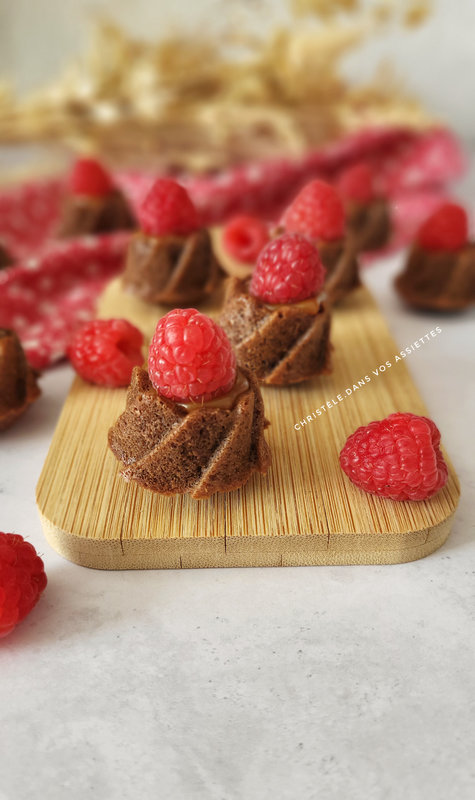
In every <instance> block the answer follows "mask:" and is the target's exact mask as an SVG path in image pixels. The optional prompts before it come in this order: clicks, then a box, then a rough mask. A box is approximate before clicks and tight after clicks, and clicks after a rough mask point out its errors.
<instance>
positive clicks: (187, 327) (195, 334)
mask: <svg viewBox="0 0 475 800" xmlns="http://www.w3.org/2000/svg"><path fill="white" fill-rule="evenodd" d="M148 371H149V376H150V380H151V382H152V384H153V386H154V387H155V389H156V390H157V392H160V394H161V395H163V397H169V398H170V399H171V400H175V401H176V402H178V403H180V402H189V403H202V402H206V401H207V400H212V399H213V397H220V396H221V395H223V394H227V392H229V391H230V390H231V388H232V387H233V386H234V383H235V381H236V356H235V355H234V352H233V350H232V348H231V345H230V343H229V339H228V338H227V336H226V334H225V332H224V331H223V329H222V328H220V327H219V325H216V323H215V322H213V320H212V319H210V318H209V317H207V316H205V315H204V314H200V312H199V311H196V309H194V308H186V309H183V310H181V309H176V310H175V311H170V312H169V313H168V314H167V315H166V316H165V317H163V318H162V319H161V320H160V321H159V323H158V324H157V327H156V329H155V333H154V335H153V338H152V341H151V342H150V351H149V356H148Z"/></svg>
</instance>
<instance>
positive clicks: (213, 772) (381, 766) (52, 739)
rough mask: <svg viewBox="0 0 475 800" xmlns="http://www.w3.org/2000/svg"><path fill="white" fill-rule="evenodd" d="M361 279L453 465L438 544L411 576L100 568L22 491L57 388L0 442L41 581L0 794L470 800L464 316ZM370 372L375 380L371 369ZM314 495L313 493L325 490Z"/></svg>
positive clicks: (7, 507) (474, 570)
mask: <svg viewBox="0 0 475 800" xmlns="http://www.w3.org/2000/svg"><path fill="white" fill-rule="evenodd" d="M400 261H401V256H398V257H395V258H393V259H391V260H389V261H387V262H385V263H382V264H380V265H375V266H374V267H372V268H371V269H369V270H368V271H367V272H366V275H367V278H368V282H369V283H370V285H371V288H372V289H373V290H374V291H375V293H376V295H377V297H378V299H379V301H380V303H381V304H382V306H383V309H384V311H385V313H386V315H387V318H388V320H389V324H390V326H391V328H392V331H393V333H394V336H395V338H396V340H397V341H398V343H400V345H401V347H402V346H405V345H407V344H410V343H411V342H413V341H415V340H416V339H418V338H419V337H420V336H422V335H423V334H424V333H426V331H427V330H430V329H431V328H432V327H433V326H434V324H439V325H440V326H441V327H442V334H441V335H440V336H438V337H437V338H436V339H434V340H433V341H432V342H431V343H430V344H427V345H425V346H424V347H423V348H421V349H420V350H419V351H417V353H413V355H412V356H410V358H408V364H409V366H410V368H411V370H412V372H413V375H414V378H415V380H416V382H417V384H418V386H419V388H420V390H421V392H422V395H423V396H424V398H425V400H426V401H427V403H428V406H429V409H430V412H431V414H432V416H433V417H434V418H435V420H436V421H437V422H438V424H439V426H440V428H441V430H442V432H443V439H444V442H445V444H446V447H447V449H448V451H449V452H450V453H451V455H452V458H453V460H454V462H455V465H456V468H457V470H458V473H459V476H460V479H461V483H462V487H463V495H462V500H461V504H460V509H459V512H458V514H457V520H456V524H455V527H454V530H453V533H452V535H451V537H450V539H449V541H448V543H447V544H446V545H445V546H444V547H443V548H442V549H441V550H440V551H438V552H437V553H435V554H434V555H433V556H430V557H429V558H427V559H425V560H423V561H419V562H416V563H412V564H407V565H404V566H389V567H340V568H323V567H321V568H298V569H289V568H286V569H249V570H218V571H212V570H208V571H182V572H180V571H170V572H129V573H108V572H99V571H93V570H88V569H84V568H81V567H78V566H75V565H73V564H70V563H68V562H66V561H64V560H62V559H61V558H60V557H59V556H57V555H56V553H55V552H53V551H52V550H51V549H50V547H49V546H48V545H47V544H46V542H45V540H44V539H43V536H42V533H41V529H40V524H39V521H38V518H37V514H36V510H35V503H34V488H35V484H36V481H37V478H38V475H39V472H40V469H41V466H42V463H43V460H44V457H45V455H46V451H47V448H48V444H49V441H50V439H51V436H52V433H53V429H54V425H55V420H56V418H57V415H58V413H59V411H60V407H61V404H62V402H63V399H64V397H65V394H66V391H67V388H68V385H69V382H70V377H71V375H70V371H69V368H68V367H62V368H59V369H56V370H53V371H50V372H49V373H47V374H45V375H44V377H43V379H42V387H43V392H44V395H43V398H42V399H41V400H40V401H39V402H38V403H37V404H36V405H35V406H34V407H33V408H32V409H31V410H30V412H29V413H28V415H27V416H25V418H24V420H23V421H22V422H21V423H19V424H18V425H17V427H14V428H12V429H10V431H9V432H7V433H5V434H4V435H2V440H1V449H0V487H1V489H0V491H1V495H0V496H1V527H2V529H3V530H7V531H8V530H15V531H17V532H20V533H23V534H26V535H28V536H29V538H30V540H31V541H32V542H33V544H35V546H36V547H37V548H38V549H39V550H40V551H41V552H42V553H43V554H44V560H45V563H46V568H47V572H48V577H49V586H48V589H47V591H46V593H45V595H44V597H43V599H42V601H41V602H40V603H39V605H38V606H37V607H36V609H35V610H34V611H33V612H32V614H31V615H30V617H29V618H27V619H26V620H25V621H24V622H23V623H22V625H21V626H20V627H19V628H18V629H17V631H16V632H14V633H13V634H12V635H11V636H10V637H8V638H6V639H4V640H2V642H1V644H0V675H1V682H0V709H1V719H2V728H1V734H0V798H1V800H33V799H35V800H36V798H48V800H63V798H67V799H68V800H83V799H84V798H86V797H87V798H90V799H91V800H122V798H127V800H129V798H134V800H135V798H152V797H153V798H155V797H160V798H161V799H163V800H168V798H173V800H175V798H176V799H177V800H182V799H183V798H185V799H188V798H193V800H194V799H195V798H197V799H199V800H201V798H203V800H208V798H216V800H234V799H235V798H236V800H241V798H243V799H244V798H246V800H247V798H252V799H253V800H261V798H262V799H264V798H266V799H267V798H285V800H286V799H287V798H288V799H289V800H295V799H296V798H299V799H300V798H305V800H307V799H308V800H310V799H313V798H315V800H317V798H318V800H322V799H324V800H340V798H341V799H342V800H346V798H349V797H351V798H353V800H359V799H360V798H361V800H372V799H373V798H378V800H379V798H381V799H382V798H385V800H386V799H387V800H396V799H397V800H399V798H401V799H402V798H404V800H419V798H421V800H426V798H430V799H431V800H447V798H454V799H455V798H456V800H469V798H473V797H474V795H475V767H474V759H473V753H474V752H475V716H474V711H475V708H474V695H475V669H474V665H475V545H474V542H473V533H474V522H473V520H474V510H475V509H474V505H475V503H474V501H475V480H474V473H473V445H474V442H473V407H474V401H475V380H474V361H475V359H474V344H473V341H474V337H473V334H474V312H471V313H468V314H464V315H461V316H450V317H444V318H442V319H441V318H440V317H439V316H437V317H433V316H431V315H416V314H412V313H409V312H406V311H405V310H404V309H402V307H401V306H400V305H399V303H398V301H397V299H396V297H395V295H394V294H393V293H392V290H391V288H390V282H389V279H390V275H391V274H392V273H394V270H395V269H396V268H397V266H398V263H400ZM381 380H383V377H382V378H381ZM316 491H318V487H316Z"/></svg>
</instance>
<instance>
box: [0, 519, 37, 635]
mask: <svg viewBox="0 0 475 800" xmlns="http://www.w3.org/2000/svg"><path fill="white" fill-rule="evenodd" d="M46 583H47V580H46V574H45V570H44V564H43V562H42V560H41V558H40V557H39V556H38V554H37V552H36V550H35V548H34V547H33V545H32V544H30V543H29V542H25V540H24V538H23V536H20V535H18V534H14V533H0V638H1V637H2V636H7V635H8V634H9V633H11V632H12V630H13V629H14V628H15V626H16V625H18V623H19V622H21V621H22V619H24V618H25V617H26V615H27V614H29V613H30V611H31V609H32V608H33V607H34V606H35V605H36V603H37V602H38V600H39V597H40V595H41V593H42V592H43V590H44V589H45V587H46Z"/></svg>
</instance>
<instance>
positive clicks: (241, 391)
mask: <svg viewBox="0 0 475 800" xmlns="http://www.w3.org/2000/svg"><path fill="white" fill-rule="evenodd" d="M268 424H269V423H268V422H267V420H266V418H265V416H264V405H263V401H262V397H261V393H260V390H259V386H258V383H257V381H256V379H255V377H254V376H253V375H252V373H250V372H249V371H248V370H246V369H238V371H237V375H236V383H235V385H234V388H233V389H232V390H231V391H230V392H229V393H228V394H226V395H222V396H221V397H218V398H216V399H215V400H210V401H207V402H204V403H202V404H200V403H178V402H176V401H174V400H170V399H168V398H166V397H163V396H162V395H160V394H159V393H158V392H157V390H156V389H155V388H154V387H153V385H152V383H151V381H150V378H149V375H148V373H147V372H146V370H144V369H142V368H141V367H135V368H134V371H133V373H132V382H131V385H130V388H129V391H128V394H127V402H126V409H125V411H124V413H123V414H122V415H121V416H120V417H119V419H118V420H117V422H116V423H115V425H113V427H112V428H111V429H110V431H109V446H110V448H111V450H112V452H113V453H114V455H115V456H116V457H117V458H118V459H119V460H120V461H122V462H123V463H124V464H125V468H124V469H123V470H122V473H121V474H122V475H123V477H124V478H126V479H127V480H130V481H135V482H136V483H138V484H139V485H140V486H142V487H144V488H145V489H150V490H152V491H154V492H159V493H161V494H165V495H173V494H183V493H189V494H190V495H191V497H193V498H195V499H203V498H207V497H210V495H212V494H214V493H215V492H228V491H231V490H233V489H237V488H239V487H240V486H242V485H243V484H244V483H245V482H246V481H247V480H248V479H249V477H250V476H251V475H252V473H253V472H256V471H257V472H260V473H265V472H266V471H267V469H268V468H269V465H270V451H269V447H268V445H267V443H266V441H265V438H264V429H265V428H266V427H267V425H268Z"/></svg>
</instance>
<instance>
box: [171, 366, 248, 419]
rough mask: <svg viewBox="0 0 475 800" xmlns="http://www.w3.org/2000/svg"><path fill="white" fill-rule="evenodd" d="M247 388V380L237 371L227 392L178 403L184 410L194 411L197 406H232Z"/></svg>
mask: <svg viewBox="0 0 475 800" xmlns="http://www.w3.org/2000/svg"><path fill="white" fill-rule="evenodd" d="M248 389H249V381H248V380H247V378H246V377H245V376H244V375H243V373H242V372H240V371H238V372H237V374H236V381H235V384H234V386H233V388H232V389H231V390H230V391H229V392H228V393H227V394H223V395H221V397H214V398H213V399H212V400H205V401H204V402H203V403H195V402H190V403H178V405H179V406H180V407H181V408H184V409H185V410H186V411H188V412H190V411H195V410H196V409H197V408H203V407H206V408H232V407H233V406H234V404H235V402H236V400H237V398H238V397H239V395H241V394H243V392H246V391H247V390H248Z"/></svg>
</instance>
